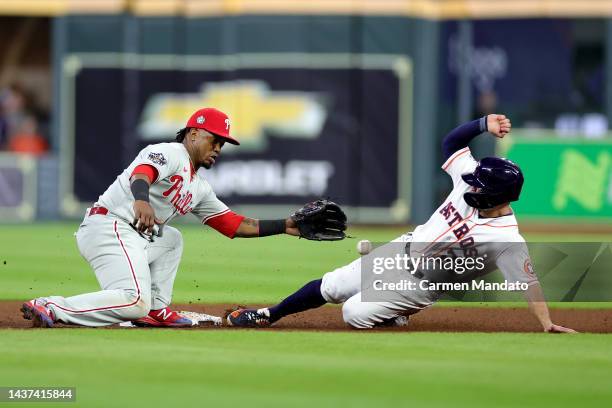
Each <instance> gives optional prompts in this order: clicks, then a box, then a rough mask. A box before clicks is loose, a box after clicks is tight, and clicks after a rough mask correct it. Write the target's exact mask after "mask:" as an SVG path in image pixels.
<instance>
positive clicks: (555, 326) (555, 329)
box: [544, 324, 578, 333]
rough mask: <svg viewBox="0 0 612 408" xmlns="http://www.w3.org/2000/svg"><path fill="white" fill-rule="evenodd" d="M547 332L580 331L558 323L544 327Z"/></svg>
mask: <svg viewBox="0 0 612 408" xmlns="http://www.w3.org/2000/svg"><path fill="white" fill-rule="evenodd" d="M544 331H545V332H546V333H578V332H577V331H576V330H574V329H570V328H568V327H563V326H559V325H558V324H551V325H550V327H548V328H546V329H544Z"/></svg>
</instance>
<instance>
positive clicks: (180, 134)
mask: <svg viewBox="0 0 612 408" xmlns="http://www.w3.org/2000/svg"><path fill="white" fill-rule="evenodd" d="M188 130H189V129H187V128H182V129H181V130H179V131H178V132H176V139H174V140H175V141H176V142H178V143H183V139H185V135H186V134H187V131H188Z"/></svg>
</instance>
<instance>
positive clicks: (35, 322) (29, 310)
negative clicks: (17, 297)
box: [21, 299, 55, 327]
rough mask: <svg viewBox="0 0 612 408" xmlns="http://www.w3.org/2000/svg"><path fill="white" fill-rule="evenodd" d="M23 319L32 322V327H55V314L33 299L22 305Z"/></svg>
mask: <svg viewBox="0 0 612 408" xmlns="http://www.w3.org/2000/svg"><path fill="white" fill-rule="evenodd" d="M21 312H22V313H23V318H24V319H26V320H32V327H53V323H54V321H55V319H54V318H53V313H51V311H50V310H49V309H47V308H46V307H45V306H44V305H43V304H42V302H41V301H40V300H39V299H33V300H30V301H29V302H25V303H24V304H23V305H21Z"/></svg>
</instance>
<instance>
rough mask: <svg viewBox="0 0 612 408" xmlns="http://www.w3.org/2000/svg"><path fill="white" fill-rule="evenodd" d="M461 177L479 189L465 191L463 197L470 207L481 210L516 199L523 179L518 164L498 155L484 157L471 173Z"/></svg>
mask: <svg viewBox="0 0 612 408" xmlns="http://www.w3.org/2000/svg"><path fill="white" fill-rule="evenodd" d="M461 178H463V180H464V181H465V182H466V183H468V184H469V185H470V186H473V187H476V188H478V189H479V190H478V191H472V192H468V193H465V194H464V195H463V198H464V200H465V202H466V203H468V205H469V206H470V207H474V208H478V209H481V210H484V209H488V208H493V207H495V206H498V205H500V204H504V203H507V202H510V201H516V200H518V199H519V196H520V195H521V189H522V188H523V180H524V179H523V173H522V172H521V169H520V168H519V166H517V165H516V164H515V163H513V162H512V161H510V160H508V159H502V158H499V157H485V158H484V159H482V160H481V161H480V162H479V163H478V166H477V167H476V169H475V170H474V172H473V173H467V174H463V175H462V176H461Z"/></svg>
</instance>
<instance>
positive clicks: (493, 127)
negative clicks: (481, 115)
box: [487, 114, 512, 138]
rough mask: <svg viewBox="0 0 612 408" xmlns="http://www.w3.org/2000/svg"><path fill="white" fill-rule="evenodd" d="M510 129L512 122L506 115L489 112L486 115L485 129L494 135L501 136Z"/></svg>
mask: <svg viewBox="0 0 612 408" xmlns="http://www.w3.org/2000/svg"><path fill="white" fill-rule="evenodd" d="M510 129H512V123H510V119H508V118H507V117H506V115H497V114H491V115H487V130H488V131H489V133H492V134H493V135H494V136H496V137H499V138H503V137H504V136H506V135H507V134H508V133H510Z"/></svg>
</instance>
